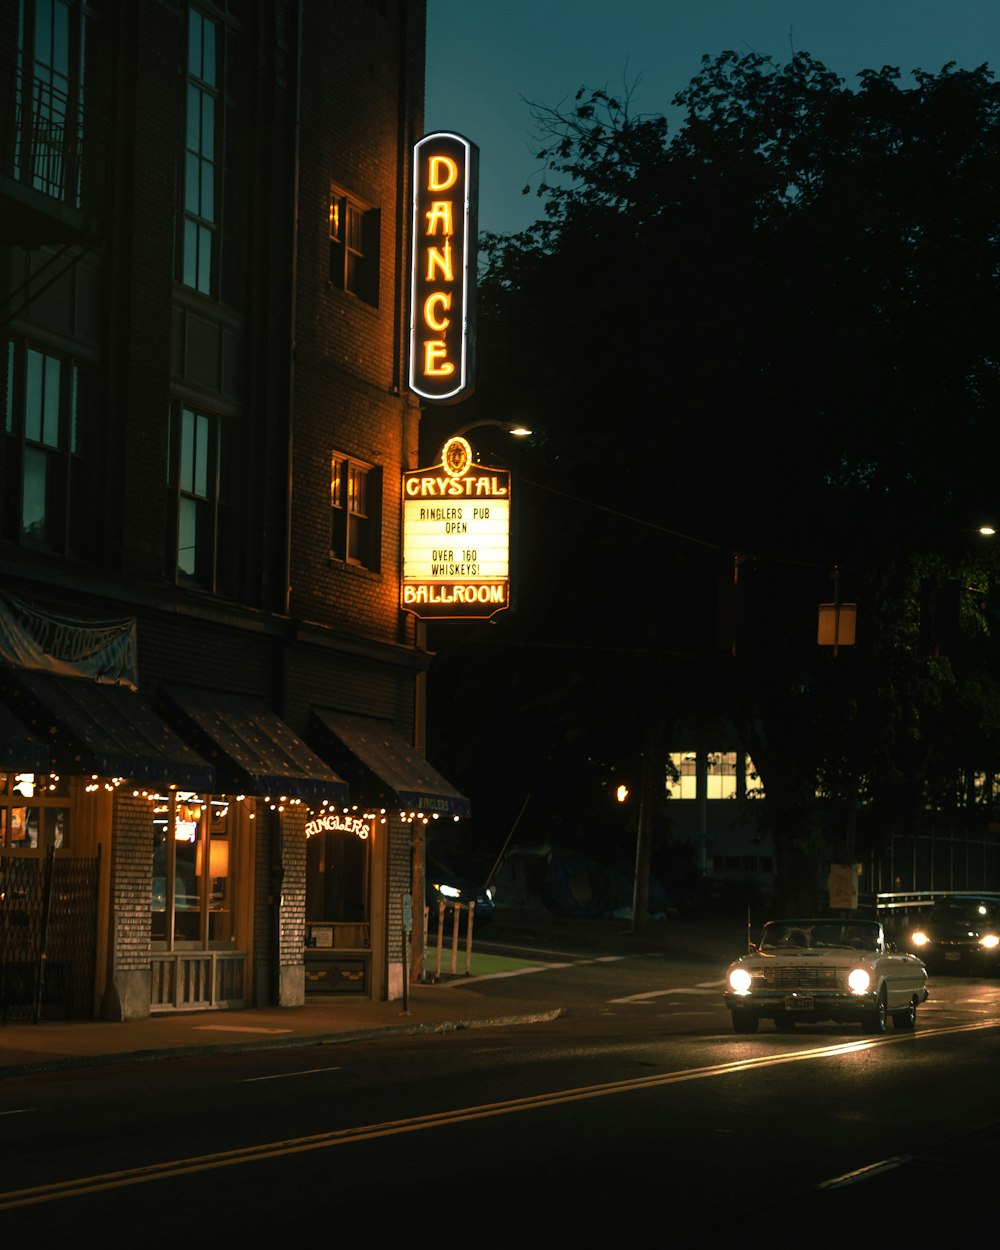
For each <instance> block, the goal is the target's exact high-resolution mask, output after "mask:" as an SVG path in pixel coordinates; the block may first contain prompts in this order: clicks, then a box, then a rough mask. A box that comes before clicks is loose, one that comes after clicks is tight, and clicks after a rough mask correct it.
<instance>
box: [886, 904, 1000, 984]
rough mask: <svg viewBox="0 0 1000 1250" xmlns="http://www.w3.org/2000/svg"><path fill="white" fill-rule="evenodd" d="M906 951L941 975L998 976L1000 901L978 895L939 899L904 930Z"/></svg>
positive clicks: (999, 971) (999, 965) (999, 966)
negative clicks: (979, 973) (950, 973)
mask: <svg viewBox="0 0 1000 1250" xmlns="http://www.w3.org/2000/svg"><path fill="white" fill-rule="evenodd" d="M905 944H906V947H907V949H908V950H910V951H912V952H913V953H914V954H916V955H918V956H919V957H920V958H921V959H922V960H923V961H924V963H925V964H926V965H927V966H928V967H929V968H934V969H937V970H939V971H941V972H989V973H992V974H994V975H996V974H997V973H1000V901H998V900H997V899H996V898H989V897H983V896H980V895H971V894H957V895H954V894H953V895H949V896H948V897H947V898H940V899H938V900H937V902H936V903H935V904H934V906H933V907H932V908H931V911H930V913H929V914H928V915H927V916H926V917H923V918H921V919H920V920H918V921H916V922H915V923H914V924H912V925H911V926H910V927H909V928H908V929H907V931H906V938H905Z"/></svg>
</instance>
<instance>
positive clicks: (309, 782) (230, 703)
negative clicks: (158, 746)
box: [158, 686, 347, 805]
mask: <svg viewBox="0 0 1000 1250" xmlns="http://www.w3.org/2000/svg"><path fill="white" fill-rule="evenodd" d="M158 706H159V708H160V710H161V711H162V713H163V715H164V716H165V717H166V718H167V719H168V720H169V721H170V723H171V724H172V725H173V726H174V727H175V728H176V730H177V732H178V733H179V734H180V735H181V737H182V738H183V739H184V740H185V741H186V742H188V743H190V745H191V746H192V747H194V749H195V750H196V751H197V752H198V753H199V755H203V756H204V757H205V759H207V760H208V761H210V763H211V764H212V766H213V767H214V769H215V775H216V788H217V790H218V792H219V793H220V794H255V795H258V796H264V797H274V798H282V797H285V798H293V799H301V800H303V801H305V802H307V803H314V804H321V803H323V802H327V803H332V804H340V805H342V804H344V803H346V802H347V783H346V782H345V781H344V780H343V779H342V778H341V777H338V776H337V774H336V773H335V772H334V771H333V770H332V769H331V768H330V767H329V765H327V764H325V763H324V762H323V760H321V759H320V758H319V756H318V755H316V754H315V753H314V752H313V751H312V750H310V748H309V747H307V746H306V744H305V743H304V742H303V741H302V740H301V739H300V738H299V737H297V736H296V734H295V733H294V732H293V731H292V730H291V729H290V728H289V727H288V725H286V724H285V722H284V721H283V720H281V719H280V717H279V716H277V714H276V713H274V712H272V711H271V709H270V708H269V707H268V706H267V704H266V703H263V702H262V701H261V700H260V699H254V698H252V697H250V696H249V695H238V694H229V693H227V692H225V691H220V690H206V689H203V688H201V687H195V686H164V687H162V688H161V690H160V699H159V702H158Z"/></svg>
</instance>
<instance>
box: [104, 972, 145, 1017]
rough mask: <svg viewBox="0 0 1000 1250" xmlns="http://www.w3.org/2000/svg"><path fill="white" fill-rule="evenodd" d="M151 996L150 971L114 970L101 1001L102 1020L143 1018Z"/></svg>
mask: <svg viewBox="0 0 1000 1250" xmlns="http://www.w3.org/2000/svg"><path fill="white" fill-rule="evenodd" d="M150 998H151V990H150V971H149V969H148V968H145V969H143V970H141V971H136V972H116V973H115V975H114V980H113V981H112V982H111V984H109V985H108V988H107V991H106V993H105V995H104V1001H103V1002H102V1003H101V1019H102V1020H115V1021H124V1020H145V1019H146V1018H147V1017H148V1015H149V1003H150Z"/></svg>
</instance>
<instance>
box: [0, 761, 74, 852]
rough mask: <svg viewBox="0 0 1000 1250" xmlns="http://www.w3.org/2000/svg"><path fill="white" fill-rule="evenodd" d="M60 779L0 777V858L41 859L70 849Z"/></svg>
mask: <svg viewBox="0 0 1000 1250" xmlns="http://www.w3.org/2000/svg"><path fill="white" fill-rule="evenodd" d="M66 787H67V783H66V780H65V779H64V778H49V777H45V778H42V777H39V776H38V775H37V774H35V773H0V854H2V855H27V856H32V857H36V858H37V857H43V856H44V855H45V854H46V853H47V852H49V851H68V850H69V849H70V800H69V793H68V790H67V788H66Z"/></svg>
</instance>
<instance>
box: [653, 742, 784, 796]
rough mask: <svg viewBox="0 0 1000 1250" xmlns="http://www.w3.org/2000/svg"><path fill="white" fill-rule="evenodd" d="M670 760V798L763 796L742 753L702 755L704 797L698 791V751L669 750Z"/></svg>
mask: <svg viewBox="0 0 1000 1250" xmlns="http://www.w3.org/2000/svg"><path fill="white" fill-rule="evenodd" d="M669 759H670V762H669V766H668V769H667V794H668V796H669V797H670V798H674V799H697V798H701V797H705V798H707V799H734V798H739V797H740V796H741V794H742V795H745V796H746V797H747V798H753V797H756V796H758V795H760V794H762V793H763V787H762V786H761V780H760V777H759V776H758V774H757V770H756V769H755V768H754V765H753V761H752V760H751V759H750V756H749V755H746V754H745V753H744V752H742V751H707V752H705V753H704V775H705V792H704V796H702V795H701V794H700V793H699V790H698V752H697V751H671V753H670V757H669ZM741 783H742V784H741Z"/></svg>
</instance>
